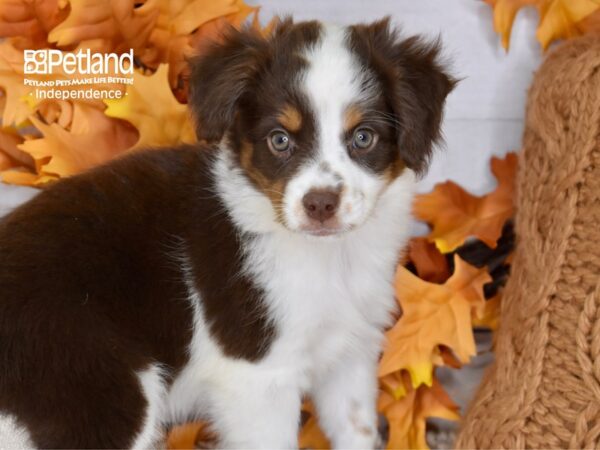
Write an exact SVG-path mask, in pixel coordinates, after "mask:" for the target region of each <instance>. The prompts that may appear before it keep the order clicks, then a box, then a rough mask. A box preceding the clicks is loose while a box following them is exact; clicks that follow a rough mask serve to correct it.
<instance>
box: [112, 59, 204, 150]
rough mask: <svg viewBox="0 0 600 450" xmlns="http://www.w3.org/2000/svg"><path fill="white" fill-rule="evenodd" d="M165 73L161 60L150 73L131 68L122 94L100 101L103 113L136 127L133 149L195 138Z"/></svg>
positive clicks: (184, 110)
mask: <svg viewBox="0 0 600 450" xmlns="http://www.w3.org/2000/svg"><path fill="white" fill-rule="evenodd" d="M167 77H168V67H167V65H165V64H163V65H161V66H159V68H158V70H157V71H156V72H155V73H154V74H153V75H150V76H146V75H142V74H141V73H139V72H135V73H134V80H133V85H129V86H127V95H126V96H124V97H122V98H120V99H110V100H105V101H104V102H105V103H106V105H107V106H108V108H107V109H106V111H105V114H106V115H107V116H109V117H114V118H119V119H123V120H126V121H128V122H129V123H131V124H132V125H133V126H135V128H136V129H137V130H138V132H139V139H138V141H137V142H136V143H135V145H134V146H133V147H132V148H133V149H138V148H143V147H147V146H160V145H175V144H179V143H182V142H185V143H192V142H194V141H195V132H194V128H193V126H192V122H191V120H190V117H189V113H188V109H187V107H186V106H185V105H182V104H181V103H179V102H178V101H177V99H176V98H175V96H174V95H173V92H172V91H171V88H170V87H169V83H168V82H167Z"/></svg>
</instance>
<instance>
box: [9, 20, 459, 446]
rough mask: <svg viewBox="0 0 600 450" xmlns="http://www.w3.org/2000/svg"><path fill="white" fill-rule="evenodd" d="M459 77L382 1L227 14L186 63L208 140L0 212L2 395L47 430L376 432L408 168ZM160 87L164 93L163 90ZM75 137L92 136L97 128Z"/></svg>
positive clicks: (67, 183)
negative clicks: (293, 16) (215, 38)
mask: <svg viewBox="0 0 600 450" xmlns="http://www.w3.org/2000/svg"><path fill="white" fill-rule="evenodd" d="M453 85H454V81H453V79H452V78H451V77H450V76H448V75H447V74H446V73H445V72H444V70H443V68H442V66H441V64H440V62H439V60H438V45H437V43H425V42H424V41H423V40H421V39H420V38H418V37H412V38H408V39H406V40H402V39H400V38H399V36H398V34H397V33H396V31H394V30H393V29H391V28H390V25H389V24H388V21H387V20H384V21H379V22H375V23H373V24H370V25H356V26H349V27H335V26H328V25H323V24H321V23H319V22H301V23H293V22H292V21H291V20H285V21H283V22H281V23H280V24H279V25H278V26H277V27H276V29H275V30H274V32H273V33H272V34H271V35H270V36H269V37H263V36H261V35H260V34H258V33H257V32H255V31H252V30H250V29H246V30H242V31H235V30H229V31H228V32H226V34H225V36H224V40H223V42H222V43H221V44H218V45H217V44H215V45H213V46H212V47H211V48H209V49H208V50H207V51H206V52H205V54H204V55H203V56H201V57H199V59H197V60H194V61H193V62H192V71H191V77H190V101H189V103H190V107H191V111H192V113H193V115H194V117H195V119H196V121H197V123H198V124H199V126H198V137H199V139H200V141H201V142H203V144H202V145H198V146H187V147H181V148H174V149H159V150H148V151H143V152H137V153H135V154H131V155H129V156H126V157H124V158H122V159H119V160H116V161H114V162H112V163H110V164H107V165H105V166H102V167H99V168H96V169H94V170H91V171H89V172H87V173H84V174H82V175H79V176H74V177H72V178H69V179H66V180H63V181H59V182H57V183H55V184H54V185H52V186H51V187H49V188H48V189H46V190H44V191H43V192H41V193H40V194H39V195H38V196H37V197H35V198H34V199H32V200H31V201H30V202H28V203H27V204H25V205H23V206H22V207H20V208H18V209H16V210H15V211H14V212H12V213H11V214H10V215H9V216H7V217H5V218H4V219H3V221H2V222H1V223H0V412H1V413H2V415H3V417H4V419H3V420H4V422H5V424H6V423H8V422H9V421H10V423H11V424H12V425H13V426H14V427H16V428H17V429H18V430H19V432H20V433H21V434H22V435H23V436H26V437H27V439H29V442H28V444H29V445H35V446H38V447H47V448H91V447H93V448H101V447H108V448H125V447H133V448H143V447H148V446H151V445H153V444H154V443H155V442H157V441H158V440H159V439H160V438H161V433H163V430H164V427H165V426H168V424H171V423H175V422H180V421H184V420H190V419H207V420H209V421H210V422H211V423H212V426H213V428H214V430H215V431H216V433H217V434H218V436H219V437H220V442H219V446H221V447H238V448H242V447H243V448H293V447H296V446H297V432H298V426H299V418H300V405H301V401H302V398H303V396H304V395H309V396H310V397H311V398H312V399H313V400H314V403H315V405H316V407H317V409H318V416H319V420H320V423H321V425H322V427H323V429H324V430H325V432H326V433H327V436H328V437H329V438H330V439H331V442H332V444H333V445H334V446H335V447H337V448H373V447H374V445H375V444H376V442H377V415H376V410H375V402H376V397H377V381H376V366H377V360H378V357H379V354H380V349H381V346H382V341H383V330H384V329H385V328H386V327H387V326H389V325H390V322H391V317H392V315H393V311H394V308H395V301H394V293H393V289H392V280H393V275H394V270H395V266H396V264H397V262H398V259H399V256H400V252H401V249H402V247H403V245H404V244H405V242H406V240H407V234H408V229H409V214H410V205H411V197H412V193H413V187H414V184H415V178H416V176H417V175H418V174H420V173H422V172H423V171H424V170H425V169H426V166H427V162H428V158H429V156H430V154H431V151H432V146H433V145H434V143H435V142H436V140H438V138H439V136H440V121H441V118H442V110H443V105H444V101H445V98H446V95H447V94H448V93H449V92H450V90H451V89H452V87H453ZM157 107H160V106H159V105H158V106H157ZM88 151H93V149H89V150H88Z"/></svg>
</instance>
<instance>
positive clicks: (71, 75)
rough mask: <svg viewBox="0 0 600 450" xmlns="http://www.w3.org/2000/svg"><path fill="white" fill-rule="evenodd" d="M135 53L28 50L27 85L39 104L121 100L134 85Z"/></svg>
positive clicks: (24, 69) (131, 51) (25, 55)
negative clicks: (45, 102) (41, 102)
mask: <svg viewBox="0 0 600 450" xmlns="http://www.w3.org/2000/svg"><path fill="white" fill-rule="evenodd" d="M133 68H134V60H133V50H131V49H130V50H129V51H128V52H126V53H122V54H120V55H119V54H117V53H92V52H91V51H90V49H87V50H79V51H78V52H76V53H72V52H64V51H61V50H55V49H44V50H24V52H23V73H24V75H25V76H24V78H23V84H24V85H25V86H30V87H32V88H34V89H32V91H31V93H30V95H35V98H36V99H37V100H45V99H57V100H77V99H87V100H90V99H119V98H122V97H123V95H127V94H126V90H125V85H131V84H133Z"/></svg>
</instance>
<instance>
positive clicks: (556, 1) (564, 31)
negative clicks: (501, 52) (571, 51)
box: [485, 0, 600, 50]
mask: <svg viewBox="0 0 600 450" xmlns="http://www.w3.org/2000/svg"><path fill="white" fill-rule="evenodd" d="M485 1H486V3H488V4H489V5H491V6H492V7H493V8H494V29H495V30H496V32H497V33H499V34H500V36H501V39H502V46H503V47H504V48H505V49H506V50H508V48H509V45H510V34H511V31H512V26H513V22H514V19H515V16H516V14H517V12H518V11H519V10H520V9H521V8H523V7H525V6H534V7H536V8H537V10H538V13H539V15H540V22H539V26H538V30H537V33H536V36H537V39H538V41H539V42H540V44H541V45H542V47H543V48H544V49H545V48H547V47H548V45H549V44H550V42H552V41H554V40H556V39H566V38H570V37H573V36H578V35H580V34H583V33H585V32H588V31H591V30H592V29H595V30H599V28H596V27H593V26H590V22H587V24H584V21H585V20H586V18H588V17H589V16H591V15H592V14H594V13H596V12H597V11H598V10H599V9H600V2H598V0H485Z"/></svg>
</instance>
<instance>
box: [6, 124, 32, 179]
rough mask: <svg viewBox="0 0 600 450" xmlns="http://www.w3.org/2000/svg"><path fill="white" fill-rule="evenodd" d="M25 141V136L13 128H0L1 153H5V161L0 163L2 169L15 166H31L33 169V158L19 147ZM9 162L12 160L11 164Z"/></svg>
mask: <svg viewBox="0 0 600 450" xmlns="http://www.w3.org/2000/svg"><path fill="white" fill-rule="evenodd" d="M23 141H24V139H23V136H21V135H20V134H18V133H17V132H16V131H15V130H14V129H12V128H3V129H1V130H0V154H3V159H2V161H3V163H2V164H0V165H1V167H0V170H7V169H10V168H14V167H29V168H31V169H33V167H34V161H33V158H31V156H30V155H28V154H27V153H25V152H24V151H22V150H21V149H19V145H20V144H22V143H23ZM7 162H10V164H7Z"/></svg>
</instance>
